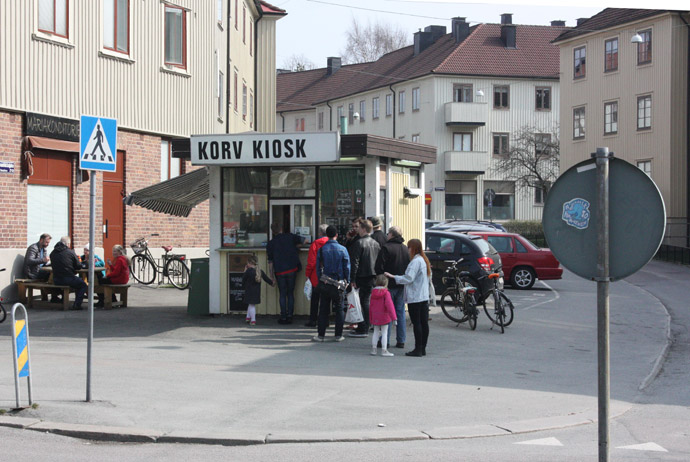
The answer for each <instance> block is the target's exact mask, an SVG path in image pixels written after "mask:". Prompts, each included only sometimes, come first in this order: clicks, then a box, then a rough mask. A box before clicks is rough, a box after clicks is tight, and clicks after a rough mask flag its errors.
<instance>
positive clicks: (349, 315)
mask: <svg viewBox="0 0 690 462" xmlns="http://www.w3.org/2000/svg"><path fill="white" fill-rule="evenodd" d="M362 321H364V316H362V305H361V304H360V302H359V290H358V289H353V290H352V291H351V292H350V293H349V294H347V312H346V313H345V324H357V323H360V322H362Z"/></svg>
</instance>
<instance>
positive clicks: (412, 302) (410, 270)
mask: <svg viewBox="0 0 690 462" xmlns="http://www.w3.org/2000/svg"><path fill="white" fill-rule="evenodd" d="M407 248H408V249H409V250H410V264H409V265H408V266H407V269H406V270H405V274H404V275H402V276H396V275H393V274H390V273H384V274H385V275H386V276H387V277H389V278H395V282H396V283H397V284H402V285H404V286H405V303H407V309H408V311H409V312H410V320H411V321H412V327H413V329H414V350H412V351H408V352H407V353H405V356H426V342H427V340H428V338H429V278H430V277H431V264H430V263H429V259H428V258H426V255H425V254H424V249H423V247H422V241H420V240H419V239H412V240H410V241H409V242H408V243H407ZM398 322H401V321H400V320H398ZM402 322H404V320H403V321H402Z"/></svg>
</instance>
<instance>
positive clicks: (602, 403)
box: [593, 148, 611, 462]
mask: <svg viewBox="0 0 690 462" xmlns="http://www.w3.org/2000/svg"><path fill="white" fill-rule="evenodd" d="M593 156H594V157H595V159H596V164H597V193H598V197H597V202H598V204H597V206H598V207H597V275H598V277H597V278H596V281H597V340H598V348H597V350H598V354H597V356H598V364H599V367H598V369H599V380H598V384H599V462H607V461H608V460H609V396H610V385H611V384H610V380H609V377H610V364H609V284H610V281H609V250H610V249H609V148H597V152H596V153H594V154H593Z"/></svg>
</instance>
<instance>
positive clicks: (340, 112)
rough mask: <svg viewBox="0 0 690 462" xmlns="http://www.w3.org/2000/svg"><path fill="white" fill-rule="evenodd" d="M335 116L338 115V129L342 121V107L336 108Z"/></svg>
mask: <svg viewBox="0 0 690 462" xmlns="http://www.w3.org/2000/svg"><path fill="white" fill-rule="evenodd" d="M337 114H338V127H340V121H341V120H342V119H343V107H342V106H338V111H337Z"/></svg>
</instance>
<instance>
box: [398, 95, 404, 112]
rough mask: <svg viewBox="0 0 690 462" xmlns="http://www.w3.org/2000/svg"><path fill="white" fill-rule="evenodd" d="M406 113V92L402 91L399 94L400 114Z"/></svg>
mask: <svg viewBox="0 0 690 462" xmlns="http://www.w3.org/2000/svg"><path fill="white" fill-rule="evenodd" d="M404 112H405V92H404V91H401V92H400V93H399V94H398V113H400V114H403V113H404Z"/></svg>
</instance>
